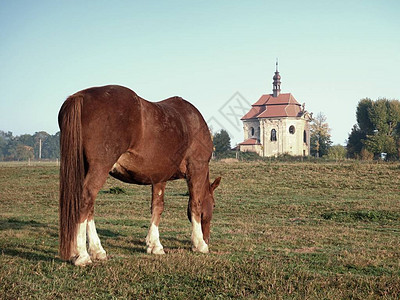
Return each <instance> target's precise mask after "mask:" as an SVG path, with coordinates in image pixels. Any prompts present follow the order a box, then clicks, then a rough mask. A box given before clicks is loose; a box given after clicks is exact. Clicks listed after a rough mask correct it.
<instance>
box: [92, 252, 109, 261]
mask: <svg viewBox="0 0 400 300" xmlns="http://www.w3.org/2000/svg"><path fill="white" fill-rule="evenodd" d="M90 258H91V259H93V260H107V253H106V251H104V250H103V251H99V252H93V253H90Z"/></svg>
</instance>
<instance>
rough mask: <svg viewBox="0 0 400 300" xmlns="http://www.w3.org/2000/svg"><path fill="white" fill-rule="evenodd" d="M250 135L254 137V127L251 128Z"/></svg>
mask: <svg viewBox="0 0 400 300" xmlns="http://www.w3.org/2000/svg"><path fill="white" fill-rule="evenodd" d="M250 133H251V136H254V127H251V128H250Z"/></svg>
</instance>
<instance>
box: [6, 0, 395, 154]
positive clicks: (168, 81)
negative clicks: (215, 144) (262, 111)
mask: <svg viewBox="0 0 400 300" xmlns="http://www.w3.org/2000/svg"><path fill="white" fill-rule="evenodd" d="M399 15H400V1H398V0H380V1H378V0H376V1H372V0H357V1H356V0H346V1H341V0H337V1H325V0H318V1H307V0H303V1H290V0H287V1H257V0H256V1H238V0H214V1H151V0H150V1H122V0H116V1H94V0H93V1H82V0H79V1H53V0H52V1H40V0H38V1H20V0H9V1H6V0H0V91H1V92H0V130H3V131H11V132H13V134H14V135H21V134H25V133H28V134H34V133H35V132H38V131H46V132H48V133H50V134H55V133H56V132H57V131H58V130H59V129H58V124H57V115H58V111H59V109H60V107H61V105H62V103H63V101H64V100H65V99H66V98H67V97H68V96H69V95H71V94H74V93H75V92H77V91H79V90H82V89H85V88H88V87H92V86H102V85H107V84H119V85H123V86H127V87H129V88H131V89H132V90H134V91H135V92H136V93H137V94H138V95H140V96H141V97H143V98H145V99H147V100H150V101H159V100H163V99H166V98H168V97H171V96H175V95H178V96H181V97H183V98H185V99H186V100H188V101H190V102H191V103H193V104H194V105H195V106H196V107H197V108H198V109H199V110H200V112H201V113H202V114H203V116H204V118H205V120H206V121H207V123H208V124H209V125H210V126H211V127H212V128H213V130H214V131H217V130H219V129H222V128H224V129H226V130H227V131H228V132H229V133H230V135H231V138H232V146H233V145H235V144H236V143H238V142H241V141H243V128H242V123H241V121H240V117H241V116H243V115H244V114H245V113H246V112H247V111H248V110H249V109H250V105H251V104H253V103H255V102H256V101H257V100H258V99H259V98H260V97H261V95H263V94H269V93H272V76H273V75H274V71H275V62H276V59H277V58H278V60H279V71H280V75H281V77H282V79H281V81H282V84H281V89H282V93H292V94H293V96H294V97H295V98H296V99H297V101H298V102H299V103H301V104H302V103H305V104H306V110H308V111H309V112H312V113H313V114H314V115H316V114H318V113H323V114H324V115H325V116H326V117H327V122H328V124H329V127H330V128H331V135H332V137H331V139H332V141H333V143H334V144H343V145H344V144H345V141H346V139H347V138H348V134H349V132H350V131H351V128H352V126H353V125H354V124H355V123H356V117H355V111H356V107H357V103H358V101H359V100H360V99H362V98H365V97H369V98H371V99H373V100H376V99H378V98H388V99H400V34H399V32H400V18H399Z"/></svg>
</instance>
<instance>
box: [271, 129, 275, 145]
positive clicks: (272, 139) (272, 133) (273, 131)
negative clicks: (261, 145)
mask: <svg viewBox="0 0 400 300" xmlns="http://www.w3.org/2000/svg"><path fill="white" fill-rule="evenodd" d="M271 141H272V142H273V141H276V130H275V129H272V130H271Z"/></svg>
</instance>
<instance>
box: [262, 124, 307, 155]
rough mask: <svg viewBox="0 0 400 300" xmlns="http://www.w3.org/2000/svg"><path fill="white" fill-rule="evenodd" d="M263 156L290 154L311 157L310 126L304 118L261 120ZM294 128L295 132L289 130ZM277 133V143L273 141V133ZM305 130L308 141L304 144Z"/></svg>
mask: <svg viewBox="0 0 400 300" xmlns="http://www.w3.org/2000/svg"><path fill="white" fill-rule="evenodd" d="M260 123H261V132H262V139H261V144H262V145H263V147H262V153H263V156H278V155H280V154H285V153H287V154H290V155H294V156H302V155H305V156H307V155H309V153H310V151H309V145H310V142H309V135H310V134H309V124H308V122H307V121H306V120H305V119H304V118H268V119H262V120H260ZM291 126H293V127H292V128H294V132H293V133H291V132H290V131H289V128H290V127H291ZM272 130H275V131H276V141H274V140H272V141H271V132H272ZM304 130H306V140H307V143H304Z"/></svg>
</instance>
